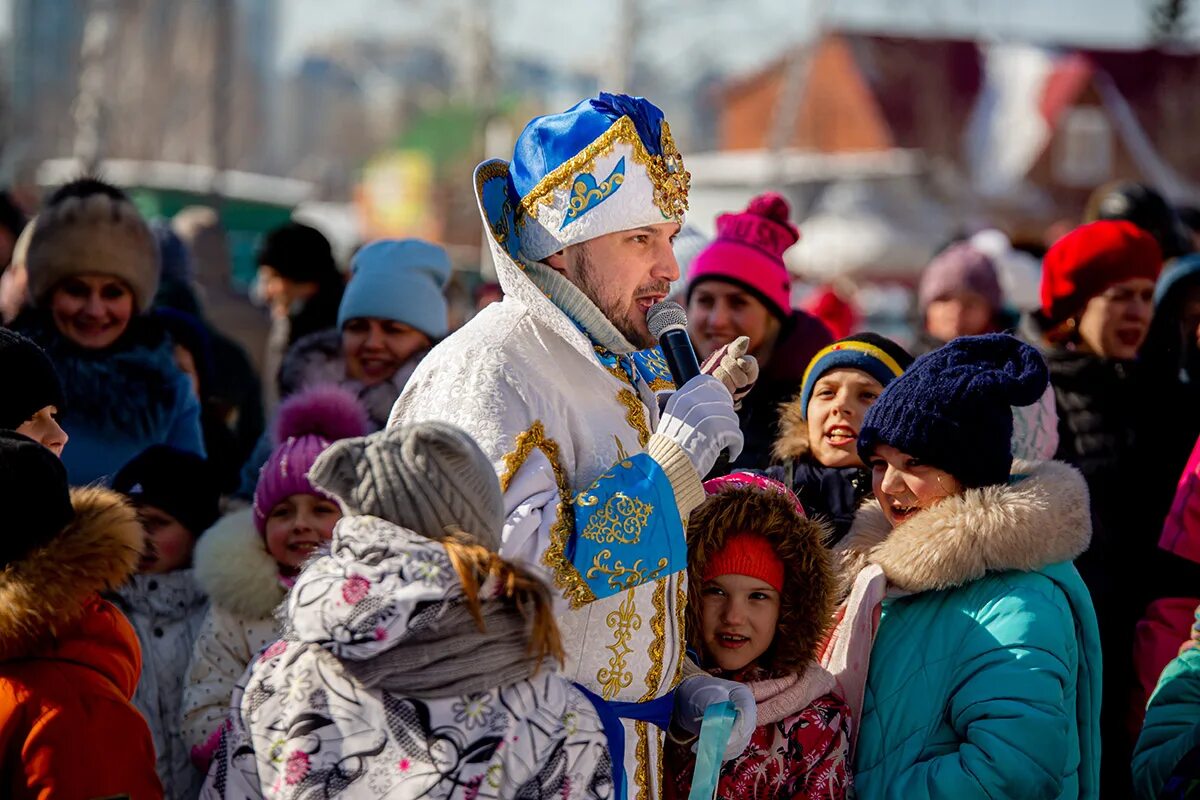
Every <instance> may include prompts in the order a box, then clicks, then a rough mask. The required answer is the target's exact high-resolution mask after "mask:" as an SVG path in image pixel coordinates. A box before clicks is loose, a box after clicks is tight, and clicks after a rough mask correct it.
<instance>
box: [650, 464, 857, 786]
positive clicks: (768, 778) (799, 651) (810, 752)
mask: <svg viewBox="0 0 1200 800" xmlns="http://www.w3.org/2000/svg"><path fill="white" fill-rule="evenodd" d="M704 490H705V492H706V494H707V495H708V499H707V500H705V502H704V503H703V504H701V505H700V506H699V507H697V508H696V510H695V511H693V512H692V516H691V518H690V519H689V520H688V531H687V532H688V588H689V592H690V595H691V596H690V599H689V602H688V613H689V622H688V632H689V638H690V640H691V642H690V644H691V647H692V649H693V650H694V651H695V652H697V653H698V654H699V656H700V664H701V666H703V667H704V668H706V669H708V670H709V671H710V672H712V673H713V674H714V675H718V676H720V677H722V678H728V679H730V680H736V681H740V682H742V683H745V684H747V685H748V686H749V687H750V689H751V691H752V692H753V693H754V699H755V702H756V703H757V706H758V727H757V728H756V729H755V731H754V735H753V738H751V740H750V745H749V747H747V748H746V750H745V752H744V753H742V754H741V755H740V756H738V757H737V758H735V759H734V760H732V761H728V762H726V763H725V765H724V766H723V767H722V768H721V777H720V780H719V783H718V786H717V796H718V797H755V798H763V800H768V799H771V798H780V800H783V799H784V798H786V799H787V800H791V799H792V798H814V800H815V798H830V800H837V799H838V798H844V797H846V796H847V795H848V792H849V790H850V787H851V785H852V782H853V776H852V775H851V772H850V732H851V720H850V713H849V707H848V706H847V705H846V702H845V701H844V700H843V699H842V697H841V693H840V690H839V689H838V688H837V685H836V682H835V681H834V679H833V676H832V675H830V674H829V673H828V672H827V671H826V670H825V669H824V668H822V667H821V666H820V665H819V664H817V662H816V657H817V648H818V643H819V642H820V641H821V640H822V639H824V637H825V634H826V629H827V626H828V621H829V618H830V614H831V613H832V607H833V602H834V596H833V593H834V583H833V575H832V571H831V569H830V564H829V554H828V552H827V551H826V550H825V548H824V547H823V546H822V544H821V539H822V534H823V531H822V529H821V526H820V525H818V524H817V523H815V522H810V521H809V520H808V519H806V518H805V516H804V510H803V509H802V508H801V507H800V504H799V503H798V502H797V500H796V498H795V496H794V495H793V494H792V493H791V492H789V491H788V490H787V488H786V487H784V486H783V485H782V484H780V483H777V482H775V481H773V480H770V479H769V478H764V477H761V476H758V475H750V474H747V473H733V474H731V475H728V476H725V477H723V478H715V479H713V480H710V481H708V482H706V483H705V484H704ZM689 744H690V743H689V742H680V741H679V740H678V739H675V738H674V737H672V743H671V745H670V746H669V748H668V761H667V766H668V771H669V773H670V774H671V776H672V779H671V780H669V781H668V783H667V786H668V789H667V797H668V798H679V800H683V798H686V797H687V796H688V793H689V790H690V789H691V784H692V773H693V772H694V770H695V762H696V755H695V754H694V753H693V752H692V750H691V748H690V747H689V746H688V745H689Z"/></svg>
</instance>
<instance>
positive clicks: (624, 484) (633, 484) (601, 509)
mask: <svg viewBox="0 0 1200 800" xmlns="http://www.w3.org/2000/svg"><path fill="white" fill-rule="evenodd" d="M567 549H568V553H567V556H568V558H569V559H570V560H571V563H572V564H574V565H575V568H576V569H577V570H578V571H579V574H580V575H582V576H583V578H584V581H585V582H586V583H587V585H588V587H589V588H590V589H591V590H592V592H593V593H594V594H595V596H596V597H597V598H602V597H609V596H611V595H614V594H617V593H619V592H622V591H625V590H626V589H630V588H632V587H634V586H640V585H641V584H643V583H648V582H650V581H653V580H657V579H658V578H665V577H666V576H668V575H671V574H673V573H676V572H678V571H680V570H682V569H686V568H687V544H686V542H685V540H684V535H683V521H682V520H681V519H680V517H679V508H678V507H677V506H676V505H675V492H674V490H673V489H672V488H671V482H670V481H669V480H668V479H667V476H666V474H665V473H664V472H663V471H662V468H661V467H659V466H658V463H657V462H655V461H654V459H652V458H650V456H648V455H646V454H645V453H639V454H638V455H635V456H633V457H632V458H629V459H625V460H623V461H621V462H618V463H617V464H615V465H614V466H613V468H612V469H610V470H609V471H608V472H607V473H605V474H603V475H601V476H600V477H599V478H597V479H596V481H595V483H593V484H592V486H591V487H590V488H589V489H588V490H587V491H585V492H582V493H580V494H579V496H578V497H576V498H575V535H574V536H573V537H571V542H570V544H569V546H568V548H567Z"/></svg>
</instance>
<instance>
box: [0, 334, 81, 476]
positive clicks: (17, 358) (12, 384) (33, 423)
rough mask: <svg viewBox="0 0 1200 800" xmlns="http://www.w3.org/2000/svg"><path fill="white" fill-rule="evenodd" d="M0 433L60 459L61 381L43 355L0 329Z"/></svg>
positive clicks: (63, 442)
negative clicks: (1, 379)
mask: <svg viewBox="0 0 1200 800" xmlns="http://www.w3.org/2000/svg"><path fill="white" fill-rule="evenodd" d="M0 375H4V376H5V378H6V380H5V388H4V391H3V392H0V430H10V431H16V432H17V433H22V434H25V435H26V436H28V437H29V438H30V439H33V440H34V441H35V442H37V443H38V444H40V445H42V446H43V447H45V448H47V449H49V450H50V451H51V452H52V453H54V455H56V456H59V457H61V456H62V451H63V448H64V447H65V446H66V444H67V438H68V437H67V434H66V432H65V431H64V430H63V429H62V427H61V426H60V425H59V424H58V414H59V412H60V410H61V409H62V407H63V404H64V401H63V387H62V381H60V380H59V379H58V372H57V371H56V370H55V369H54V365H53V364H52V363H50V359H49V357H47V356H46V353H45V351H43V350H42V348H40V347H38V346H37V344H36V343H35V342H33V341H32V340H31V339H27V338H25V337H24V336H22V335H21V334H19V333H17V332H16V331H10V330H8V329H7V328H0Z"/></svg>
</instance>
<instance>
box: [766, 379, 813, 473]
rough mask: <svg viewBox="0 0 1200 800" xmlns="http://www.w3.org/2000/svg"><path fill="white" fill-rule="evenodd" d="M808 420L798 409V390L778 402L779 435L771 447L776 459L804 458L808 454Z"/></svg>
mask: <svg viewBox="0 0 1200 800" xmlns="http://www.w3.org/2000/svg"><path fill="white" fill-rule="evenodd" d="M808 451H809V446H808V422H806V421H805V420H804V419H803V417H802V415H801V409H800V392H796V396H795V397H793V398H792V399H791V400H788V401H787V402H786V403H780V404H779V437H778V438H777V439H776V440H775V444H774V446H773V447H772V448H771V455H772V456H774V458H775V460H776V461H787V460H788V459H793V458H804V457H805V456H807V455H808Z"/></svg>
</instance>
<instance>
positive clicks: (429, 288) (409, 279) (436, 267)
mask: <svg viewBox="0 0 1200 800" xmlns="http://www.w3.org/2000/svg"><path fill="white" fill-rule="evenodd" d="M449 280H450V256H449V255H447V253H446V251H445V250H444V249H443V248H441V247H439V246H437V245H436V244H431V243H430V242H426V241H424V240H422V239H380V240H379V241H375V242H371V243H370V244H368V245H366V246H365V247H363V248H362V249H361V250H359V251H358V253H356V254H355V256H354V260H353V261H351V262H350V282H349V283H348V284H346V291H345V294H343V295H342V304H341V306H339V307H338V320H337V324H338V329H339V330H340V329H341V328H342V327H343V326H344V325H345V324H346V322H347V321H349V320H352V319H355V318H357V317H376V318H378V319H390V320H394V321H396V322H403V323H404V324H405V325H411V326H412V327H414V328H416V329H417V330H419V331H421V332H422V333H424V334H425V335H427V336H429V337H430V338H431V339H441V338H442V337H444V336H445V335H446V334H447V333H448V332H449V323H448V322H447V321H446V296H445V295H444V294H443V291H444V290H445V288H446V282H447V281H449Z"/></svg>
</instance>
